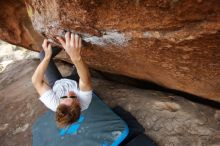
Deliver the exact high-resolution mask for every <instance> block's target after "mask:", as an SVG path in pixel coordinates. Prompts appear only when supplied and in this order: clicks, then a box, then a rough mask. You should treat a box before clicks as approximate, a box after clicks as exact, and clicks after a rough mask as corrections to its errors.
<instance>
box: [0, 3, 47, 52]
mask: <svg viewBox="0 0 220 146" xmlns="http://www.w3.org/2000/svg"><path fill="white" fill-rule="evenodd" d="M0 6H1V9H0V20H1V23H0V39H1V40H4V41H7V42H9V43H11V44H14V45H19V46H22V47H25V48H27V49H30V50H36V51H37V50H39V49H40V47H39V46H41V42H42V38H43V37H42V36H41V35H40V34H39V33H37V32H36V31H34V28H33V26H32V24H31V21H30V18H29V17H28V13H27V9H26V7H25V3H24V1H23V0H7V1H0Z"/></svg>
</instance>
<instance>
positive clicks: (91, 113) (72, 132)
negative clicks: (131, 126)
mask: <svg viewBox="0 0 220 146" xmlns="http://www.w3.org/2000/svg"><path fill="white" fill-rule="evenodd" d="M32 134H33V145H34V146H117V145H119V144H120V143H121V142H122V141H123V140H124V139H125V138H126V136H127V135H128V126H127V124H126V123H125V122H124V121H123V120H122V119H121V118H120V117H119V116H118V115H116V114H115V113H114V112H113V111H112V110H111V109H110V108H109V107H108V106H107V105H106V104H105V103H103V102H102V101H101V100H100V99H99V98H98V97H97V96H96V95H95V94H93V98H92V102H91V104H90V106H89V108H88V109H87V110H85V111H83V112H82V114H81V116H80V118H79V120H78V121H77V122H75V123H73V124H72V125H70V126H68V127H65V128H62V129H60V128H58V127H57V126H56V122H55V113H54V112H52V111H48V112H46V113H44V114H43V115H42V116H41V117H39V118H38V119H37V121H36V122H35V123H34V125H33V127H32Z"/></svg>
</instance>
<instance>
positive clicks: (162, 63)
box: [26, 0, 220, 102]
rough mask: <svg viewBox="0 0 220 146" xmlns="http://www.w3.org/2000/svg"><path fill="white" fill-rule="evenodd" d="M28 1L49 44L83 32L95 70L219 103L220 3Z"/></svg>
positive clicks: (174, 0) (195, 0) (211, 0)
mask: <svg viewBox="0 0 220 146" xmlns="http://www.w3.org/2000/svg"><path fill="white" fill-rule="evenodd" d="M26 2H27V8H28V11H29V12H30V15H29V16H30V17H31V20H32V23H33V26H34V28H35V29H36V30H37V31H38V32H40V33H41V34H43V35H44V36H46V37H48V38H52V40H51V41H56V40H55V39H54V38H55V36H58V35H59V36H61V35H63V34H64V32H65V31H72V32H77V33H79V34H81V35H82V37H83V39H84V41H85V42H87V45H86V48H87V49H85V50H84V51H83V56H84V57H85V58H84V59H85V60H86V61H87V63H88V64H89V65H90V66H91V67H93V68H95V69H98V70H101V71H106V72H111V73H116V74H121V75H126V76H130V77H133V78H137V79H141V80H147V81H152V82H154V83H157V84H159V85H162V86H165V87H168V88H171V89H175V90H180V91H184V92H188V93H191V94H194V95H198V96H201V97H204V98H208V99H211V100H215V101H218V102H220V59H219V57H220V50H219V46H220V1H219V0H206V1H205V0H156V1H155V0H111V1H109V0H102V1H100V0H76V1H74V0H72V1H69V0H45V1H41V0H26ZM64 58H67V57H66V56H64Z"/></svg>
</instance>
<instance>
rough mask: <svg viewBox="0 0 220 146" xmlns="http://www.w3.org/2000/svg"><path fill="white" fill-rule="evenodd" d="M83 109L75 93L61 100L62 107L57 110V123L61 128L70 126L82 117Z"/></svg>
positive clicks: (70, 93)
mask: <svg viewBox="0 0 220 146" xmlns="http://www.w3.org/2000/svg"><path fill="white" fill-rule="evenodd" d="M80 113H81V108H80V103H79V100H78V99H77V96H76V95H75V93H74V92H69V93H68V94H67V96H64V97H61V98H60V105H59V106H58V107H57V110H56V122H57V125H58V126H59V127H65V126H68V125H70V124H72V123H74V122H75V121H77V120H78V119H79V117H80Z"/></svg>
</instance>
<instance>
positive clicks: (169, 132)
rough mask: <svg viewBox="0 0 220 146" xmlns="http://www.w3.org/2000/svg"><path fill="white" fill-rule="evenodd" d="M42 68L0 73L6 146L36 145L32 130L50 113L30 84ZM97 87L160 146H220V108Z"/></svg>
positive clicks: (99, 82)
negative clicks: (133, 118) (42, 116)
mask: <svg viewBox="0 0 220 146" xmlns="http://www.w3.org/2000/svg"><path fill="white" fill-rule="evenodd" d="M37 64H38V61H36V60H23V61H20V62H19V61H17V62H16V63H14V64H10V65H9V66H8V67H7V68H6V69H5V70H4V72H3V73H1V74H0V103H1V106H0V110H1V113H2V114H0V141H1V146H24V145H25V146H31V145H32V138H31V135H32V134H31V126H32V124H33V122H34V121H35V120H36V118H37V117H39V116H40V115H41V114H42V113H43V112H44V111H46V108H45V107H44V105H43V104H42V103H40V101H39V100H38V99H37V97H38V94H37V93H36V91H35V89H34V88H33V86H32V84H31V81H30V79H31V75H32V74H33V71H34V69H35V68H36V66H37ZM60 70H61V71H62V72H63V74H66V75H67V74H68V73H69V70H70V68H69V67H67V66H64V65H60ZM93 85H94V89H95V91H96V93H97V94H98V95H99V96H100V97H101V98H102V99H103V100H104V101H105V102H106V103H107V104H108V105H109V106H111V107H112V108H113V109H114V110H115V111H119V110H116V109H122V111H124V112H130V114H131V115H132V116H133V117H135V118H136V119H137V122H138V123H139V128H140V129H143V128H144V129H145V134H146V135H148V136H149V137H150V138H151V139H153V140H154V141H155V142H156V143H157V144H158V145H161V146H162V145H163V146H164V145H165V146H171V145H174V146H186V145H187V146H217V145H220V111H219V109H215V108H212V107H209V106H205V105H201V104H198V103H193V102H190V101H188V100H186V99H184V98H182V97H180V96H175V95H172V94H168V93H163V92H159V91H153V90H142V89H137V88H134V87H132V86H126V85H122V84H117V83H114V82H109V81H106V80H104V79H97V78H93ZM121 113H122V112H120V113H118V114H119V115H120V116H121V117H122V118H123V119H125V120H127V119H130V120H131V119H132V118H130V116H131V115H130V116H128V114H124V115H123V114H121ZM125 115H126V116H125ZM134 121H135V120H132V124H129V123H128V124H129V128H130V132H131V131H132V129H135V127H138V126H137V125H138V123H136V122H134ZM135 123H136V124H135ZM133 136H134V135H133Z"/></svg>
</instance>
